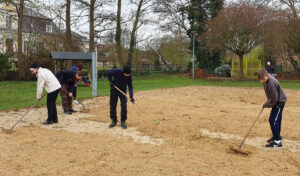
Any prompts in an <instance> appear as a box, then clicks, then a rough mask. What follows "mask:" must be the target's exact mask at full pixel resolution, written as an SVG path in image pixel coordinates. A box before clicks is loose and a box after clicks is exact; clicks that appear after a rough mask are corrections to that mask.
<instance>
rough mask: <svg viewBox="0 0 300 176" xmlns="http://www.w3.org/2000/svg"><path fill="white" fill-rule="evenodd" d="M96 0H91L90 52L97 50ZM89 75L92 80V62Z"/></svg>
mask: <svg viewBox="0 0 300 176" xmlns="http://www.w3.org/2000/svg"><path fill="white" fill-rule="evenodd" d="M95 1H96V0H90V43H89V52H94V51H95V41H94V40H95V31H94V21H95V18H94V10H95ZM87 68H88V76H89V80H90V81H91V80H92V62H89V63H88V67H87Z"/></svg>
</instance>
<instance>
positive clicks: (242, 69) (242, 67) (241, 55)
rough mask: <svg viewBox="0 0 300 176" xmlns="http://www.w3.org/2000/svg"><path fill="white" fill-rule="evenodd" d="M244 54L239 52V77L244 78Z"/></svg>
mask: <svg viewBox="0 0 300 176" xmlns="http://www.w3.org/2000/svg"><path fill="white" fill-rule="evenodd" d="M243 56H244V54H240V55H239V58H240V79H244V62H243V61H244V60H243Z"/></svg>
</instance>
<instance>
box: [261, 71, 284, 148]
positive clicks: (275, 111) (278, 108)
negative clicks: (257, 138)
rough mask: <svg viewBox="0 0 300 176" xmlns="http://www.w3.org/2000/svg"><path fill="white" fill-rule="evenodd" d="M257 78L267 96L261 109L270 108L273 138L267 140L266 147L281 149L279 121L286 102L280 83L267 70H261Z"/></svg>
mask: <svg viewBox="0 0 300 176" xmlns="http://www.w3.org/2000/svg"><path fill="white" fill-rule="evenodd" d="M258 78H259V79H260V81H261V82H262V83H263V85H264V90H265V94H266V96H267V102H265V103H264V104H263V108H272V111H271V114H270V117H269V122H270V127H271V131H272V134H273V136H272V137H271V138H270V139H269V140H267V142H268V143H269V144H267V145H266V147H272V148H277V147H282V143H281V139H282V137H281V136H280V131H281V119H282V111H283V108H284V105H285V103H286V101H287V96H286V95H285V93H284V91H283V89H282V88H281V86H280V83H279V82H278V80H277V79H276V78H274V77H273V76H272V75H271V74H268V72H267V70H266V69H264V68H262V69H260V70H259V72H258Z"/></svg>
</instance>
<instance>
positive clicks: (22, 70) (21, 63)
mask: <svg viewBox="0 0 300 176" xmlns="http://www.w3.org/2000/svg"><path fill="white" fill-rule="evenodd" d="M23 11H24V0H20V3H19V8H18V10H17V14H18V60H19V71H20V74H19V77H20V79H24V78H25V75H26V74H25V73H26V71H27V69H26V64H25V61H24V58H23V53H22V48H23V47H22V44H23V40H22V36H23Z"/></svg>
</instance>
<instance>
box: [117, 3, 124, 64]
mask: <svg viewBox="0 0 300 176" xmlns="http://www.w3.org/2000/svg"><path fill="white" fill-rule="evenodd" d="M121 2H122V0H118V12H117V29H116V37H115V41H116V44H117V55H118V61H119V64H120V65H121V66H123V65H124V63H123V62H124V61H123V50H122V44H121V35H122V30H121V9H122V4H121Z"/></svg>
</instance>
